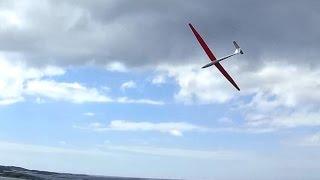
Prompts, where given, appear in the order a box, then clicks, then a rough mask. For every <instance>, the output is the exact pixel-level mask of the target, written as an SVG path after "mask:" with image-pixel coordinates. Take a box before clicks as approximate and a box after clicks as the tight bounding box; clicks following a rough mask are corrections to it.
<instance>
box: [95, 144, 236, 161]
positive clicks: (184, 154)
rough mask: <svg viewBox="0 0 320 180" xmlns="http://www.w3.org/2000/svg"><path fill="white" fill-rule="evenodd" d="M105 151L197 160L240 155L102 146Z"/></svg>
mask: <svg viewBox="0 0 320 180" xmlns="http://www.w3.org/2000/svg"><path fill="white" fill-rule="evenodd" d="M101 147H104V148H105V149H110V150H115V151H119V152H129V153H135V154H146V155H153V156H169V157H184V158H199V159H219V160H222V159H223V160H226V159H240V158H241V154H240V153H237V152H234V151H226V150H216V151H214V150H193V149H179V148H172V147H170V148H164V147H152V146H116V145H111V146H110V145H103V146H101Z"/></svg>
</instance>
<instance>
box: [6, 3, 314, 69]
mask: <svg viewBox="0 0 320 180" xmlns="http://www.w3.org/2000/svg"><path fill="white" fill-rule="evenodd" d="M1 4H2V5H3V6H2V7H1V12H2V13H0V19H1V20H2V25H1V27H0V37H1V39H2V44H1V46H0V49H1V50H2V51H5V52H11V53H18V54H22V55H23V56H25V58H26V59H27V61H28V63H31V64H37V65H39V64H40V65H41V64H42V65H43V64H48V63H49V64H59V65H84V64H88V63H94V64H98V65H101V64H102V65H107V67H110V68H113V69H114V67H117V68H116V69H117V70H119V68H120V70H121V71H124V68H123V66H122V65H121V66H119V64H118V65H117V64H114V62H117V61H118V62H121V63H123V64H124V65H128V66H129V67H130V68H132V67H133V66H138V67H140V66H146V65H154V64H163V63H170V64H178V63H181V62H183V63H186V61H189V62H196V61H198V59H190V57H195V56H197V55H198V54H200V53H201V54H202V51H201V50H200V48H199V47H198V45H197V43H196V42H195V39H194V37H193V35H192V34H191V32H190V30H189V29H188V27H187V26H186V25H187V23H189V22H192V23H194V25H195V26H196V27H197V28H198V30H199V31H200V32H201V33H202V34H203V35H204V36H205V37H206V40H207V41H208V43H209V45H210V46H212V48H214V49H215V52H216V53H217V55H218V56H219V55H220V56H221V55H223V54H225V53H227V52H228V51H229V49H230V50H231V48H232V45H231V42H232V40H238V41H239V43H240V44H241V45H242V46H243V49H244V50H245V52H246V54H247V55H246V57H245V59H246V62H247V65H248V66H250V67H253V66H257V65H259V62H262V61H264V60H265V59H264V57H266V56H267V57H275V58H281V59H282V60H283V61H288V62H295V63H300V62H301V59H303V62H309V63H314V62H315V60H317V57H319V52H318V50H317V49H318V47H319V42H320V41H319V35H318V32H319V28H320V26H319V25H318V23H317V22H318V19H319V16H320V13H319V11H318V9H317V7H318V6H319V2H317V1H312V2H311V1H308V2H300V1H281V2H279V1H275V0H272V1H269V2H268V3H260V2H257V1H253V0H244V1H241V2H239V1H236V0H229V1H222V0H215V1H211V0H203V1H200V2H199V1H197V2H195V1H188V2H185V1H182V0H178V1H174V2H172V1H169V0H163V1H159V2H150V1H146V0H141V1H130V0H120V1H114V0H112V1H105V2H104V1H41V2H40V3H36V4H34V3H32V2H27V1H26V2H20V1H2V2H1ZM230 4H232V6H230ZM58 12H59V13H58ZM226 12H227V13H226ZM253 14H254V15H253ZM297 22H299V23H298V24H297ZM253 62H254V63H253ZM316 64H318V63H316ZM115 65H116V66H115Z"/></svg>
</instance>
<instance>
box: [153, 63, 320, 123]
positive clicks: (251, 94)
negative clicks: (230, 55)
mask: <svg viewBox="0 0 320 180" xmlns="http://www.w3.org/2000/svg"><path fill="white" fill-rule="evenodd" d="M224 66H225V68H226V69H227V70H228V72H229V73H230V74H231V76H232V77H233V78H234V79H235V81H236V82H237V83H238V84H239V86H240V88H241V91H240V92H238V91H236V90H235V89H234V88H233V86H232V85H231V84H230V83H229V82H228V81H227V80H226V79H225V78H224V77H223V76H222V75H221V74H220V72H219V71H218V70H217V69H215V68H213V69H212V68H208V69H201V68H199V67H201V65H198V64H194V65H183V66H178V67H177V66H174V67H172V66H161V67H159V68H158V70H159V73H160V74H163V73H166V74H167V76H169V77H172V78H173V79H174V80H175V81H176V82H177V84H178V86H179V91H178V92H177V93H176V94H175V99H176V100H177V101H178V102H182V103H187V104H194V103H196V104H203V103H204V104H210V103H233V104H234V105H236V107H238V110H239V111H240V113H241V114H243V115H244V117H245V120H246V123H245V125H247V126H248V128H261V129H279V128H294V127H298V126H319V125H320V124H319V123H320V114H319V113H318V112H319V109H320V105H319V103H318V102H319V101H320V91H317V90H316V89H319V87H320V79H319V78H318V77H319V76H320V70H319V69H317V68H311V67H309V66H297V65H295V64H288V63H280V62H276V61H272V60H269V61H268V63H265V64H264V66H262V67H261V68H258V69H256V70H255V71H247V70H246V69H245V68H244V67H243V66H242V65H241V63H238V64H236V63H234V64H233V65H232V67H230V66H229V65H228V64H227V63H225V64H224ZM242 98H245V99H248V100H249V101H248V102H245V101H243V99H242Z"/></svg>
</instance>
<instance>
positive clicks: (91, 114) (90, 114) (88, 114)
mask: <svg viewBox="0 0 320 180" xmlns="http://www.w3.org/2000/svg"><path fill="white" fill-rule="evenodd" d="M83 115H85V116H95V115H96V114H95V113H93V112H86V113H83Z"/></svg>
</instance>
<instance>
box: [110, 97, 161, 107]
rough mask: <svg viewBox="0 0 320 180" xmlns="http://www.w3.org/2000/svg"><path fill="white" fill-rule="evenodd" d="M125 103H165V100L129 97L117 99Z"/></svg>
mask: <svg viewBox="0 0 320 180" xmlns="http://www.w3.org/2000/svg"><path fill="white" fill-rule="evenodd" d="M115 101H116V102H118V103H123V104H149V105H164V104H165V103H164V102H163V101H155V100H151V99H129V98H128V97H119V98H117V99H116V100H115Z"/></svg>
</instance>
